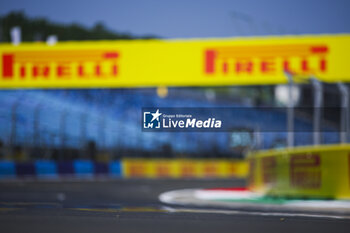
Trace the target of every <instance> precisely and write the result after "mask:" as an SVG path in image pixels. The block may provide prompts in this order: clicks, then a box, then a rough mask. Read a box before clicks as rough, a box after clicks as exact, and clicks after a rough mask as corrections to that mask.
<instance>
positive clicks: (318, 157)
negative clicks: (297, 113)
mask: <svg viewBox="0 0 350 233" xmlns="http://www.w3.org/2000/svg"><path fill="white" fill-rule="evenodd" d="M248 161H249V164H250V169H249V170H250V171H249V179H248V183H249V188H250V189H251V190H253V191H256V192H261V193H264V194H267V195H272V196H281V197H302V198H337V199H350V144H340V145H322V146H321V145H320V146H309V147H296V148H289V149H285V150H270V151H260V152H255V153H251V154H249V155H248Z"/></svg>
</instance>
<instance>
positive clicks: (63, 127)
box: [60, 110, 67, 159]
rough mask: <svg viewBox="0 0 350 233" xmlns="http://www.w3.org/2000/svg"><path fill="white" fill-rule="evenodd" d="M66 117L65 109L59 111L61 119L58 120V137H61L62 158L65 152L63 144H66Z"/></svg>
mask: <svg viewBox="0 0 350 233" xmlns="http://www.w3.org/2000/svg"><path fill="white" fill-rule="evenodd" d="M66 117H67V112H66V110H63V111H62V113H61V120H60V131H61V132H60V134H61V135H60V138H61V159H63V158H64V153H65V144H66V135H65V134H66Z"/></svg>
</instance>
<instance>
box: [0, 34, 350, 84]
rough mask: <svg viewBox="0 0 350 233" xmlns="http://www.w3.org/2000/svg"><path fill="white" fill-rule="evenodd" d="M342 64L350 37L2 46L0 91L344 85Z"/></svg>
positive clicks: (348, 70) (349, 55)
mask: <svg viewBox="0 0 350 233" xmlns="http://www.w3.org/2000/svg"><path fill="white" fill-rule="evenodd" d="M349 60H350V35H318V36H281V37H257V38H249V37H247V38H237V39H207V40H146V41H141V40H140V41H137V40H135V41H101V42H61V43H58V44H56V45H54V46H49V45H46V44H43V43H23V44H20V45H18V46H15V45H10V44H2V45H0V88H33V87H34V88H58V87H59V88H90V87H152V86H224V85H267V84H280V83H285V82H286V76H285V71H287V72H290V73H292V74H295V75H297V76H301V77H305V78H309V77H317V78H319V79H320V80H322V81H324V82H338V81H344V82H348V81H350V66H349V65H348V64H347V63H348V61H349Z"/></svg>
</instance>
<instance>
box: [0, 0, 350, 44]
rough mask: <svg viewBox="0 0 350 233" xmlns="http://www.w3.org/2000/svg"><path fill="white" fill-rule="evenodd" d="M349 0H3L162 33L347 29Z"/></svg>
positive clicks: (16, 6) (2, 7)
mask: <svg viewBox="0 0 350 233" xmlns="http://www.w3.org/2000/svg"><path fill="white" fill-rule="evenodd" d="M349 9H350V0H241V1H237V0H173V1H168V0H125V1H118V0H96V1H92V0H56V1H51V0H1V1H0V15H4V14H7V13H8V12H10V11H13V10H23V11H24V12H25V13H26V14H27V15H29V16H41V17H47V18H49V19H50V20H52V21H56V22H62V23H72V22H75V23H80V24H83V25H85V26H92V25H94V23H96V22H97V21H103V22H104V23H105V25H106V26H107V27H108V28H110V29H113V30H115V31H119V32H130V33H133V34H136V35H144V34H153V35H157V36H160V37H164V38H191V37H195V38H196V37H201V38H204V37H232V36H237V35H238V36H247V35H248V36H251V35H266V34H310V33H312V34H314V33H317V34H318V33H346V32H347V33H349V32H350V13H349Z"/></svg>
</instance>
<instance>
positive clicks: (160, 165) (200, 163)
mask: <svg viewBox="0 0 350 233" xmlns="http://www.w3.org/2000/svg"><path fill="white" fill-rule="evenodd" d="M122 167H123V176H124V177H126V178H230V177H237V178H245V177H246V176H247V174H248V164H247V162H246V161H243V160H229V159H123V160H122Z"/></svg>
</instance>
